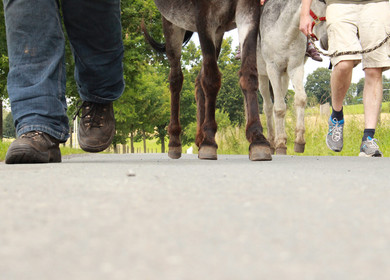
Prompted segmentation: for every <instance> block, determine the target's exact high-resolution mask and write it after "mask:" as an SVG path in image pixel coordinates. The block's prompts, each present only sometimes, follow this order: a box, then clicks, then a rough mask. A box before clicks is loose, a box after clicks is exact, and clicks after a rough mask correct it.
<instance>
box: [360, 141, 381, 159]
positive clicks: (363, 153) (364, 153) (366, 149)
mask: <svg viewBox="0 0 390 280" xmlns="http://www.w3.org/2000/svg"><path fill="white" fill-rule="evenodd" d="M376 141H378V140H377V139H375V138H371V137H367V140H366V141H362V144H361V145H360V153H359V157H381V156H382V152H381V151H380V150H379V146H378V144H377V143H376Z"/></svg>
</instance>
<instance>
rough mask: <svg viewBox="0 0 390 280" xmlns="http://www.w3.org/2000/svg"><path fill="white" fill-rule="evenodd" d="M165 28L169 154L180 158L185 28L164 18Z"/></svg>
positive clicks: (171, 156) (174, 157) (173, 157)
mask: <svg viewBox="0 0 390 280" xmlns="http://www.w3.org/2000/svg"><path fill="white" fill-rule="evenodd" d="M163 29H164V36H165V40H166V51H167V57H168V60H169V64H170V67H171V69H170V73H169V88H170V92H171V118H170V122H169V125H168V134H169V144H168V147H169V150H168V156H169V157H170V158H172V159H178V158H180V157H181V152H182V147H181V140H180V133H181V126H180V120H179V111H180V92H181V89H182V86H183V72H182V70H181V65H180V58H181V48H182V42H183V38H184V34H185V30H183V29H181V28H179V27H177V26H175V25H173V24H172V23H170V22H169V21H167V20H166V19H164V18H163Z"/></svg>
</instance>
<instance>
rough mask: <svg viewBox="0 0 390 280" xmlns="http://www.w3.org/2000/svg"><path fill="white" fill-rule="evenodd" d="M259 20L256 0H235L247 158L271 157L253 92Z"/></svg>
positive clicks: (255, 94) (255, 91)
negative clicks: (236, 0) (247, 142)
mask: <svg viewBox="0 0 390 280" xmlns="http://www.w3.org/2000/svg"><path fill="white" fill-rule="evenodd" d="M259 21H260V5H259V1H256V0H254V1H239V4H238V6H237V12H236V22H237V27H238V35H239V39H240V45H241V57H242V59H241V69H240V72H239V77H240V87H241V90H242V92H243V94H244V100H245V113H246V122H247V124H246V138H247V139H248V141H249V143H250V145H249V159H250V160H253V161H264V160H272V156H271V149H270V144H269V142H268V141H267V139H266V138H265V137H264V135H263V127H262V126H261V122H260V117H259V100H258V96H257V90H258V75H257V67H256V47H257V35H258V32H259Z"/></svg>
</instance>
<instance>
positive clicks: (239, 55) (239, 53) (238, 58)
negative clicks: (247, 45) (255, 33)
mask: <svg viewBox="0 0 390 280" xmlns="http://www.w3.org/2000/svg"><path fill="white" fill-rule="evenodd" d="M234 58H235V59H236V60H240V59H241V50H240V49H238V50H237V52H236V56H235V57H234Z"/></svg>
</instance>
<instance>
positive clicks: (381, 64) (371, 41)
mask: <svg viewBox="0 0 390 280" xmlns="http://www.w3.org/2000/svg"><path fill="white" fill-rule="evenodd" d="M389 17H390V4H389V2H380V3H370V4H365V5H364V8H362V9H361V13H360V22H359V36H360V39H361V44H362V47H363V48H364V49H368V48H372V47H373V46H375V45H377V44H378V43H379V42H381V41H382V40H383V39H384V38H386V36H387V34H388V32H389V31H390V23H389V21H388V18H389ZM389 54H390V47H389V44H385V45H383V46H382V47H380V48H378V49H376V50H374V51H372V52H369V53H367V54H363V60H362V63H363V69H364V72H365V83H364V90H363V104H364V128H365V129H364V134H363V138H362V144H361V146H360V154H359V156H366V157H367V156H368V157H380V156H382V153H381V151H380V150H379V146H378V144H377V143H376V141H377V140H376V139H375V138H374V134H375V129H376V126H377V124H378V119H379V114H380V106H381V103H382V97H383V86H382V73H383V71H384V70H386V69H389V67H390V58H389Z"/></svg>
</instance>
